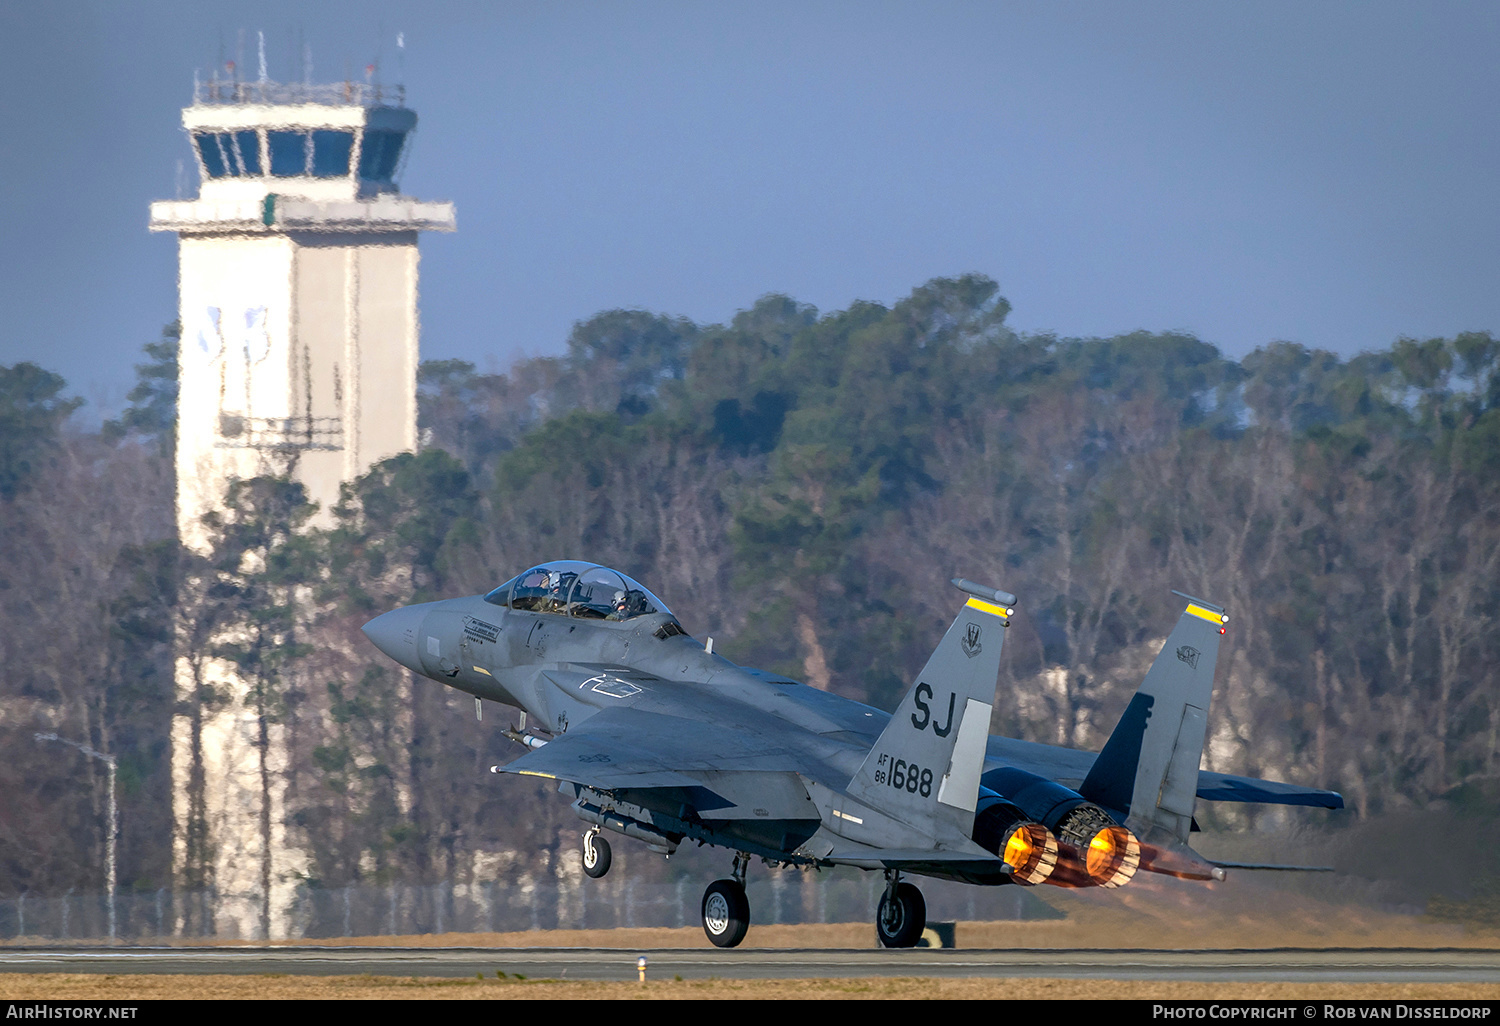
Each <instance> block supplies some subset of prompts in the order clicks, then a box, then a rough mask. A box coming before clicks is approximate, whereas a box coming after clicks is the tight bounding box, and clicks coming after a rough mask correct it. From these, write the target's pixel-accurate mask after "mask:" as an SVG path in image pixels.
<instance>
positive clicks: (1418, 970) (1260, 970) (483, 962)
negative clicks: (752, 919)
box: [0, 947, 1500, 983]
mask: <svg viewBox="0 0 1500 1026" xmlns="http://www.w3.org/2000/svg"><path fill="white" fill-rule="evenodd" d="M643 955H644V956H645V957H646V959H647V978H648V979H666V980H670V979H672V978H674V977H677V976H680V977H682V978H683V979H685V980H692V979H708V978H711V977H718V978H721V979H818V978H837V977H907V976H915V977H993V978H1007V977H1009V978H1062V979H1108V980H1182V981H1187V980H1191V981H1215V980H1218V981H1239V982H1283V983H1317V982H1338V983H1500V951H1485V950H1476V949H1472V948H1440V949H1409V948H1406V949H1393V948H1329V949H1312V948H1267V949H1258V950H1219V951H1172V950H1167V951H1162V950H1146V949H1139V950H1111V951H1105V950H1097V949H1014V950H1009V949H1007V950H972V951H971V950H927V949H910V950H903V951H881V950H828V949H801V950H799V949H778V950H755V949H740V950H733V951H719V950H716V949H686V948H678V949H660V950H644V951H634V950H629V949H618V948H615V949H610V948H370V947H347V948H328V947H304V948H297V947H214V948H79V949H59V948H8V949H5V948H0V972H22V973H115V974H135V973H148V974H165V973H172V974H210V973H230V974H256V973H288V974H295V975H309V976H354V975H362V974H370V975H373V976H400V977H408V976H423V977H434V976H436V977H473V976H474V975H475V974H476V973H478V974H482V975H484V976H486V977H492V976H494V975H495V974H496V973H497V972H503V973H506V974H507V975H510V976H514V975H518V974H519V975H523V976H525V977H527V978H528V979H533V980H536V979H555V980H634V979H636V971H637V970H636V960H637V958H639V957H641V956H643Z"/></svg>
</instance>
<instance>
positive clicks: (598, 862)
mask: <svg viewBox="0 0 1500 1026" xmlns="http://www.w3.org/2000/svg"><path fill="white" fill-rule="evenodd" d="M612 860H613V853H611V852H610V850H609V842H608V841H606V840H605V839H604V838H602V837H600V836H599V831H598V829H597V828H595V829H593V830H588V831H585V832H584V835H583V871H584V873H586V874H588V876H590V877H592V878H593V879H595V880H597V879H599V878H600V877H601V876H603V875H604V874H605V873H608V872H609V866H610V862H611V861H612Z"/></svg>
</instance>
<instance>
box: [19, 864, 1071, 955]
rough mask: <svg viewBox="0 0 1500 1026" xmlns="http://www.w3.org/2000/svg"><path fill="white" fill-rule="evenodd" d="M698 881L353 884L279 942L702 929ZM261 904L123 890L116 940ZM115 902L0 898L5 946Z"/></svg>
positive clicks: (206, 932) (200, 927)
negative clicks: (231, 906)
mask: <svg viewBox="0 0 1500 1026" xmlns="http://www.w3.org/2000/svg"><path fill="white" fill-rule="evenodd" d="M921 886H922V891H923V894H924V895H925V896H926V899H927V909H928V918H929V919H932V920H1018V919H1026V920H1032V919H1052V918H1060V913H1057V912H1055V911H1054V910H1053V909H1051V908H1050V907H1049V906H1048V905H1046V904H1045V903H1043V902H1042V901H1041V900H1039V899H1038V898H1037V897H1035V896H1034V895H1033V894H1031V893H1030V891H1029V889H1027V888H1024V887H988V888H986V887H969V886H964V885H961V884H952V883H947V882H944V881H933V880H924V881H922V883H921ZM882 887H883V880H882V879H881V877H880V876H879V875H878V874H875V873H852V872H843V871H834V872H823V873H815V874H801V873H786V872H780V873H773V874H770V875H769V876H759V877H753V878H752V879H751V880H750V881H749V884H748V886H747V888H746V889H747V892H748V896H749V899H750V909H751V920H752V922H753V923H755V924H756V925H768V924H775V923H786V924H796V923H818V922H823V923H839V922H870V921H873V917H874V914H875V907H876V904H877V903H878V901H879V899H880V892H881V888H882ZM702 894H703V882H702V881H696V880H685V879H684V880H678V881H674V882H668V883H655V882H648V881H644V880H640V879H637V878H635V877H632V876H629V875H625V874H618V875H612V876H609V877H605V878H604V879H603V880H579V881H576V882H575V881H566V880H564V881H557V880H551V879H548V880H542V881H537V880H533V879H526V878H523V879H521V880H519V881H495V880H489V881H484V882H481V883H472V884H464V883H458V884H455V883H438V884H425V885H411V884H385V885H380V884H354V885H350V886H347V887H333V888H321V887H311V886H303V887H299V888H297V889H296V891H295V893H294V896H293V898H292V900H291V903H290V905H289V906H288V907H286V908H284V909H281V910H278V922H279V923H280V924H282V925H281V928H280V929H278V930H277V931H276V933H277V935H284V936H286V937H290V938H307V939H310V940H311V939H329V938H337V937H370V936H409V935H415V934H443V933H509V932H523V931H528V930H549V929H582V930H605V929H613V928H617V927H682V926H693V925H696V924H697V923H698V922H699V921H700V919H699V902H700V901H701V899H702ZM231 903H232V904H234V905H235V906H236V907H240V908H243V907H246V906H247V905H248V906H249V907H257V906H258V904H259V898H258V896H257V895H233V896H230V895H220V894H219V893H218V892H217V891H214V890H205V891H174V890H170V889H168V888H161V889H159V890H156V891H144V892H142V891H119V892H117V893H116V895H115V906H116V915H117V918H118V923H117V928H116V936H117V939H118V940H119V941H121V942H123V943H148V942H153V941H166V940H171V939H190V940H191V939H200V938H208V937H216V938H219V939H239V940H259V939H262V938H259V937H252V936H239V935H238V933H237V931H236V930H235V929H234V928H233V927H232V926H231V927H227V928H226V926H225V925H224V924H225V923H226V922H232V918H231V917H228V916H225V915H221V914H220V913H221V912H222V911H223V909H224V908H225V907H226V905H228V904H231ZM108 904H109V903H108V901H107V900H106V895H105V894H104V893H102V892H100V893H92V894H79V893H76V892H75V891H72V890H69V891H68V892H67V893H65V894H62V895H52V896H44V895H37V894H20V895H17V896H14V897H10V898H0V940H5V941H10V942H16V941H21V940H37V941H42V940H45V941H52V942H57V941H74V942H78V943H85V942H95V941H100V940H103V939H104V938H106V937H107V936H108V923H109V917H108Z"/></svg>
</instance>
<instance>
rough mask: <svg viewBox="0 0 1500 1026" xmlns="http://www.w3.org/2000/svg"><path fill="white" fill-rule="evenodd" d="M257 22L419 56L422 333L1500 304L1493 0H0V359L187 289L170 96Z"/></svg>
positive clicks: (96, 382) (1276, 333) (149, 309)
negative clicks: (968, 312) (909, 305)
mask: <svg viewBox="0 0 1500 1026" xmlns="http://www.w3.org/2000/svg"><path fill="white" fill-rule="evenodd" d="M257 30H260V31H264V32H265V35H266V41H267V51H268V63H269V66H270V67H269V71H270V75H271V77H272V78H274V79H282V80H286V79H300V77H301V70H302V61H301V45H302V44H303V43H306V44H307V46H308V47H309V48H310V50H311V53H312V60H313V78H314V79H315V80H318V81H334V80H338V79H341V78H343V77H344V76H345V75H346V74H349V73H352V74H354V75H356V76H361V75H362V74H363V68H364V66H365V65H366V64H367V63H369V62H370V61H371V60H372V59H378V60H379V61H380V66H381V69H382V70H381V77H382V79H384V80H386V81H395V80H400V81H403V82H404V83H405V85H406V87H407V97H408V102H409V104H410V105H411V106H412V107H413V108H414V109H416V111H417V112H418V115H419V117H420V119H421V121H420V127H419V130H418V135H417V139H416V143H415V149H414V150H413V153H412V155H411V159H410V160H409V162H408V164H407V167H406V171H405V174H404V176H403V179H402V185H403V188H404V190H405V191H406V192H408V193H409V194H412V195H415V196H418V197H421V198H424V199H446V200H453V201H454V202H455V203H456V204H457V207H458V225H459V230H458V232H457V233H456V234H454V235H451V236H438V235H429V236H425V237H424V239H423V241H422V254H423V255H422V294H421V304H422V324H423V355H424V357H428V358H449V357H458V358H462V359H466V360H471V361H473V362H474V363H476V364H478V365H479V366H480V367H481V368H485V369H493V370H503V369H504V368H505V367H506V366H507V365H508V364H509V363H510V362H511V360H513V359H514V358H515V357H516V356H518V355H523V354H531V355H534V354H543V353H554V352H559V351H561V349H562V346H563V342H564V340H565V338H566V337H567V333H568V330H569V328H570V327H571V325H572V324H573V322H574V321H577V320H580V319H583V318H586V317H589V316H590V315H592V314H594V313H595V312H597V311H599V310H603V309H609V308H613V307H635V308H644V309H648V310H654V311H661V312H664V313H669V314H674V315H675V314H682V315H686V316H688V317H691V318H693V319H695V320H698V321H704V322H708V321H722V320H724V319H727V318H728V317H731V316H732V315H733V314H734V312H735V311H736V310H738V309H741V308H744V307H746V306H748V305H750V304H751V303H753V302H754V301H755V299H756V298H757V297H758V296H760V295H762V294H764V293H767V292H785V293H788V294H790V295H792V296H794V297H795V298H797V299H799V300H801V301H803V302H809V303H813V304H815V305H816V306H818V307H819V308H820V309H823V310H833V309H838V308H842V307H844V306H846V305H847V304H849V303H850V302H852V301H853V300H856V299H871V300H877V301H880V302H885V303H890V302H893V301H895V300H896V299H899V298H900V297H901V296H903V295H905V294H906V293H907V292H908V291H909V290H910V289H911V288H912V287H914V286H916V285H918V284H920V283H921V282H923V281H926V280H927V279H929V278H932V277H936V276H940V275H955V274H961V273H964V272H967V271H979V272H982V273H985V274H988V275H990V276H992V277H994V278H995V279H996V280H997V281H999V282H1000V285H1001V291H1002V292H1003V294H1004V295H1005V296H1006V297H1007V298H1008V299H1009V300H1010V301H1011V303H1012V304H1013V307H1014V313H1013V314H1012V317H1011V323H1012V325H1013V326H1014V327H1015V328H1017V329H1018V330H1021V331H1055V332H1058V333H1060V334H1065V335H1103V334H1115V333H1119V332H1125V331H1131V330H1134V329H1137V328H1145V329H1150V330H1167V329H1180V330H1186V331H1191V332H1194V333H1196V334H1197V335H1198V336H1199V337H1201V338H1203V339H1205V340H1207V341H1209V342H1212V343H1214V344H1215V345H1218V346H1219V347H1220V348H1221V349H1223V350H1224V351H1225V352H1226V353H1228V354H1229V355H1231V356H1235V357H1238V356H1242V355H1244V354H1245V353H1247V352H1249V351H1250V350H1252V349H1254V348H1255V347H1256V346H1258V345H1262V344H1265V343H1267V342H1270V341H1273V340H1276V339H1290V340H1294V341H1298V342H1302V343H1305V344H1307V345H1311V346H1319V347H1323V348H1328V349H1332V350H1335V351H1337V352H1339V353H1342V354H1345V355H1349V354H1352V353H1354V352H1357V351H1359V350H1362V349H1370V348H1383V347H1385V346H1388V345H1389V344H1390V343H1391V342H1392V341H1393V340H1394V339H1395V338H1396V337H1398V336H1400V335H1413V336H1418V337H1428V336H1432V335H1452V334H1454V333H1456V332H1458V331H1464V330H1471V329H1472V330H1500V244H1497V243H1500V189H1497V183H1500V174H1497V169H1500V102H1497V100H1496V98H1497V97H1500V62H1497V61H1496V60H1495V57H1494V55H1495V54H1496V53H1497V52H1500V5H1497V4H1493V3H1471V4H1442V3H1422V4H1397V3H1380V2H1364V3H1337V2H1325V3H1317V4H1306V3H1271V2H1257V3H1253V4H1244V3H1236V4H1230V3H1222V4H1220V3H1204V2H1197V3H1183V4H1175V3H1134V4H1132V3H1101V4H1094V3H1016V4H1012V3H998V2H991V3H924V4H917V3H871V2H862V3H854V2H850V3H817V2H801V3H772V2H767V3H740V4H725V3H706V2H705V3H653V2H641V3H556V2H553V3H544V2H535V3H532V2H527V3H521V2H517V3H442V2H434V3H423V4H415V3H397V2H388V3H338V2H321V3H318V4H315V5H314V4H306V3H293V2H285V0H262V2H257V3H234V2H217V3H216V2H201V0H199V2H185V0H157V2H155V3H151V4H123V3H122V4H105V3H70V2H66V0H64V2H53V3H41V2H29V0H9V2H6V3H3V4H0V96H4V97H5V99H6V104H5V107H6V114H5V131H4V133H3V135H0V187H3V195H4V197H5V199H4V202H3V204H0V264H3V267H4V273H3V274H0V301H3V303H4V309H5V311H6V314H7V316H6V318H5V321H4V325H3V328H0V364H10V363H15V362H17V361H20V360H32V361H34V362H37V363H40V364H42V365H43V366H46V367H49V368H51V369H53V370H56V371H58V372H59V373H61V374H63V375H64V376H65V377H66V378H67V379H68V380H69V382H70V384H71V386H72V388H73V390H74V391H75V392H77V394H80V395H82V396H84V397H85V398H86V399H88V400H89V401H90V403H91V404H93V405H94V407H95V409H96V410H102V411H103V412H106V413H107V412H111V411H113V410H115V409H118V408H119V406H120V405H121V404H122V403H123V396H124V393H125V392H126V391H127V390H128V389H129V388H130V386H131V384H132V381H133V371H132V369H131V368H132V365H133V364H134V363H135V362H137V361H138V360H139V358H140V347H141V345H142V344H144V343H145V342H147V341H150V340H152V339H154V338H155V337H157V335H158V334H159V332H160V329H161V326H162V325H163V324H164V323H165V322H167V321H170V320H171V319H173V317H175V315H176V296H175V289H176V247H175V240H174V238H173V237H171V236H160V235H152V234H151V233H149V232H147V230H146V221H147V206H148V204H149V203H150V201H151V200H153V199H169V198H172V197H173V196H174V195H176V193H177V186H178V166H179V163H181V164H182V165H184V166H185V167H187V168H189V169H191V167H192V163H191V159H190V154H189V152H188V148H187V143H186V140H185V139H184V137H183V135H182V132H181V128H180V122H179V117H180V109H181V107H182V106H183V105H185V104H186V103H187V102H188V101H189V100H190V99H191V90H192V81H193V74H194V71H195V70H197V71H199V72H200V73H202V74H204V75H205V76H206V75H208V74H210V73H211V70H212V68H213V67H214V65H215V64H216V63H217V62H219V61H220V60H222V59H223V58H225V57H229V58H233V57H235V56H236V52H237V51H238V50H239V47H240V42H239V40H240V36H241V33H242V32H243V35H244V40H245V42H244V44H243V46H244V50H243V60H242V62H241V63H242V67H252V66H253V65H254V62H255V40H256V32H257ZM398 32H399V33H403V34H404V39H405V48H404V50H403V51H399V52H398V50H397V47H396V36H397V33H398ZM189 179H190V180H189V183H188V193H187V194H188V195H191V194H192V190H193V188H194V183H192V182H191V175H189ZM96 415H97V414H96Z"/></svg>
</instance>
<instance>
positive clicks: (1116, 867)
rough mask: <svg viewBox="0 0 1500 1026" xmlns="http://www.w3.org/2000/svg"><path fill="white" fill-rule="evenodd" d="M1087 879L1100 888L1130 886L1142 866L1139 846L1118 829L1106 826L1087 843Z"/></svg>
mask: <svg viewBox="0 0 1500 1026" xmlns="http://www.w3.org/2000/svg"><path fill="white" fill-rule="evenodd" d="M1084 862H1085V865H1086V866H1087V867H1088V872H1089V877H1090V878H1091V879H1092V880H1094V882H1095V883H1097V884H1098V885H1099V886H1100V887H1120V886H1122V885H1124V884H1126V883H1129V882H1130V878H1131V877H1133V876H1135V871H1136V869H1138V868H1139V867H1140V864H1141V844H1140V842H1139V841H1137V840H1136V837H1135V834H1132V833H1131V832H1130V831H1129V830H1126V829H1125V828H1124V827H1121V826H1107V827H1105V828H1104V829H1103V830H1100V831H1099V832H1098V833H1097V834H1095V835H1094V837H1093V839H1092V840H1090V841H1089V846H1088V849H1087V850H1086V852H1085V855H1084Z"/></svg>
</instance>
